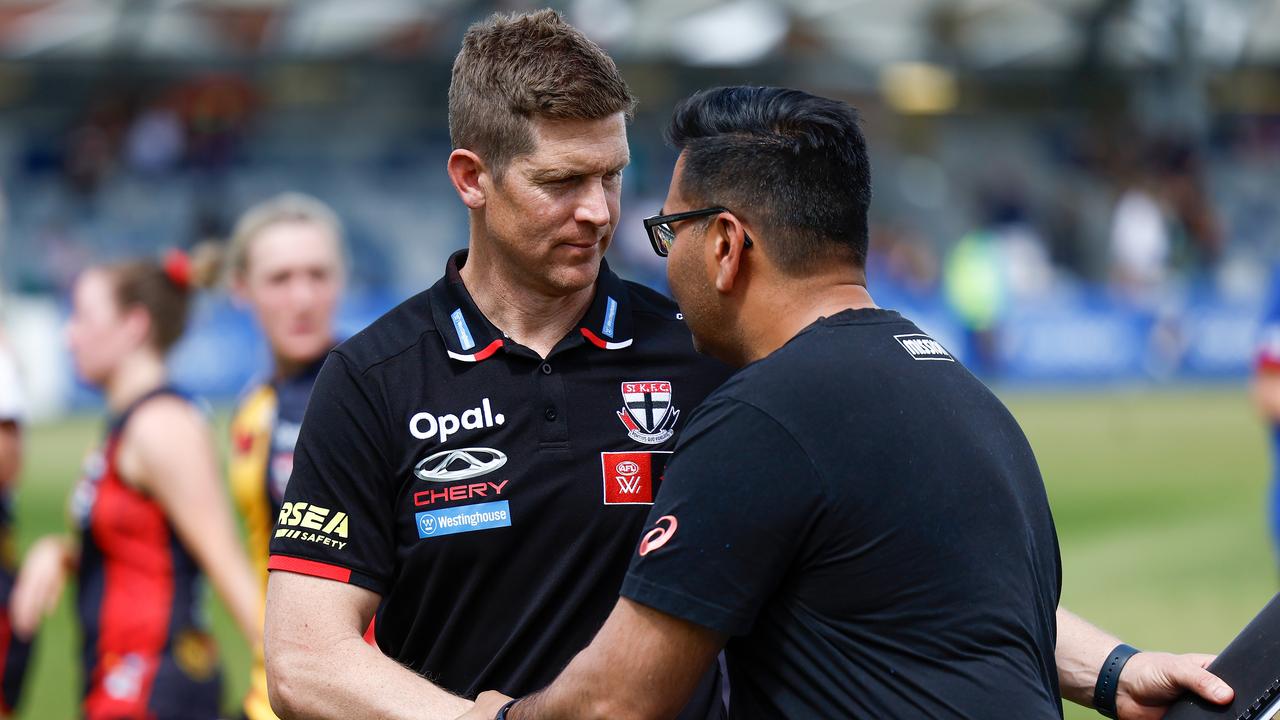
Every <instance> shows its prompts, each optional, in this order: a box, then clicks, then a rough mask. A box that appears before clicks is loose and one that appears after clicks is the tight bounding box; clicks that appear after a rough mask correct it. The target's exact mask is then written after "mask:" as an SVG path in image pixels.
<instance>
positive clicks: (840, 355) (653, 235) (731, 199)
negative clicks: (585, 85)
mask: <svg viewBox="0 0 1280 720" xmlns="http://www.w3.org/2000/svg"><path fill="white" fill-rule="evenodd" d="M668 135H669V137H670V139H671V140H672V142H673V144H674V145H675V147H676V148H677V149H679V150H680V156H679V159H678V161H677V164H676V168H675V173H674V175H673V177H672V180H671V187H670V191H669V193H668V195H667V199H666V205H665V211H666V212H667V213H668V214H664V215H659V216H656V217H653V218H649V219H648V220H646V221H645V226H646V228H647V229H648V231H649V237H650V240H651V241H652V243H653V246H654V250H655V251H656V252H657V253H658V254H659V255H662V256H669V262H668V269H667V274H668V278H669V280H670V282H671V288H672V291H673V293H674V294H675V297H676V300H677V301H678V303H679V305H680V308H681V310H682V311H683V312H684V314H685V318H686V321H687V322H688V324H689V327H690V329H691V330H692V331H693V334H694V338H695V344H696V345H697V347H698V348H699V349H700V350H702V351H704V352H706V353H709V354H711V355H712V356H714V357H717V358H720V359H722V360H724V361H726V362H728V363H729V364H730V365H733V366H735V367H739V368H741V370H740V371H739V372H738V373H737V374H736V375H734V376H733V377H732V378H731V379H730V380H729V381H728V382H726V383H725V385H723V386H722V387H721V388H720V389H719V390H717V391H716V392H715V393H713V394H712V395H711V397H709V398H708V399H707V400H706V401H705V402H704V403H703V404H702V405H701V406H700V407H699V408H698V410H697V411H696V412H695V413H694V415H693V417H692V418H690V420H689V424H688V425H687V426H686V427H685V431H684V435H683V436H682V438H681V440H680V444H679V446H678V448H677V450H676V453H675V455H674V456H673V457H672V458H671V460H670V462H669V463H668V465H667V472H666V479H665V481H664V484H663V487H662V489H661V492H660V493H659V495H658V498H657V501H656V502H655V504H654V507H653V509H652V511H651V513H650V529H649V530H648V532H647V533H645V534H644V535H643V536H642V537H641V538H640V541H639V545H638V548H637V550H636V552H635V554H634V556H633V557H632V560H631V567H630V570H629V571H628V574H627V577H626V580H625V581H624V583H623V586H622V593H621V595H622V597H621V599H620V600H619V602H618V604H617V605H616V607H615V608H614V611H613V614H612V615H611V616H610V618H609V620H608V621H607V622H606V623H605V625H604V627H603V628H602V629H601V631H600V632H599V634H598V635H597V636H596V638H595V640H594V641H593V642H592V643H591V645H590V646H588V647H587V649H585V650H584V651H583V652H581V653H580V654H579V655H578V656H577V657H576V658H575V659H574V660H573V662H572V663H570V664H569V666H568V667H567V668H566V669H565V670H564V672H563V673H562V674H561V675H560V677H559V678H558V679H557V680H556V681H555V682H554V683H553V684H552V685H551V686H550V687H549V688H547V689H546V690H544V691H542V692H539V693H537V694H535V695H532V696H530V697H527V698H524V699H519V700H507V699H506V698H503V697H500V696H497V695H496V694H485V695H482V696H481V697H480V700H479V701H478V702H477V706H476V709H475V711H474V712H473V714H472V716H473V717H476V718H480V717H483V718H489V717H495V711H496V717H499V718H514V719H516V720H531V719H534V718H537V719H543V718H581V719H591V718H669V717H671V716H672V715H673V714H674V713H675V711H676V710H677V709H678V708H679V707H680V705H681V703H682V702H683V701H684V699H685V698H686V697H687V696H688V694H689V693H690V692H691V691H692V689H693V687H694V683H695V682H696V680H697V678H698V676H699V674H700V673H701V672H702V671H703V670H704V669H705V668H706V667H707V666H708V665H709V664H711V663H712V662H713V661H714V658H715V657H716V654H717V653H718V652H719V651H720V650H721V649H722V648H724V650H725V653H726V657H727V661H728V668H729V684H730V688H731V693H732V696H731V701H730V705H729V712H730V716H731V717H733V718H797V719H800V718H806V719H807V718H836V717H841V718H846V717H847V718H974V719H975V720H987V719H990V718H1019V720H1027V719H1042V718H1044V719H1047V718H1060V717H1061V716H1062V707H1061V703H1060V700H1059V697H1060V695H1062V696H1065V697H1067V698H1068V699H1072V700H1075V701H1078V702H1082V703H1084V704H1089V705H1092V706H1094V707H1097V708H1098V709H1099V710H1100V711H1102V712H1103V713H1104V714H1108V715H1110V716H1112V717H1114V716H1115V715H1116V713H1118V714H1119V716H1120V717H1122V718H1126V719H1130V720H1146V719H1148V718H1157V717H1159V716H1160V715H1162V714H1163V710H1162V709H1161V707H1160V706H1162V705H1165V704H1168V703H1169V702H1171V701H1172V700H1173V699H1174V698H1175V697H1176V696H1177V695H1178V694H1179V693H1180V692H1181V691H1182V689H1183V688H1191V689H1194V690H1196V691H1197V692H1200V693H1202V694H1204V695H1205V696H1206V697H1207V698H1211V699H1216V700H1218V701H1223V700H1226V699H1229V698H1230V690H1229V689H1228V688H1226V686H1225V685H1224V684H1223V683H1222V682H1221V681H1220V680H1217V679H1216V678H1214V677H1213V676H1212V675H1211V674H1209V673H1208V672H1206V671H1205V670H1204V669H1203V665H1204V664H1205V663H1206V662H1207V658H1206V657H1205V656H1172V655H1165V654H1160V653H1142V654H1138V655H1136V656H1135V654H1134V653H1135V652H1136V651H1133V650H1132V649H1131V648H1129V647H1128V646H1125V645H1122V644H1120V643H1119V642H1118V641H1117V640H1116V639H1115V638H1112V637H1110V636H1109V635H1107V634H1105V633H1103V632H1101V631H1100V630H1097V629H1096V628H1093V627H1092V626H1090V625H1088V624H1087V623H1085V622H1083V621H1082V620H1080V619H1079V618H1076V617H1075V616H1073V615H1071V614H1070V613H1067V612H1066V611H1060V610H1059V608H1058V600H1059V590H1060V585H1061V567H1060V562H1059V556H1058V546H1057V538H1056V534H1055V530H1054V525H1053V519H1052V517H1051V515H1050V511H1049V505H1048V500H1047V497H1046V494H1045V490H1044V486H1043V483H1042V481H1041V478H1040V473H1039V470H1038V468H1037V465H1036V461H1035V458H1034V456H1033V455H1032V451H1031V448H1030V446H1029V445H1028V443H1027V441H1026V438H1025V437H1024V436H1023V434H1022V431H1021V429H1020V428H1019V427H1018V425H1017V423H1016V421H1015V420H1014V419H1013V417H1012V416H1011V415H1010V414H1009V412H1008V411H1007V410H1006V409H1005V408H1004V406H1003V405H1002V404H1001V403H1000V401H999V400H997V399H996V398H995V396H994V395H992V394H991V393H990V391H988V390H987V388H986V387H984V386H983V385H982V383H980V382H979V381H978V380H977V379H975V378H974V377H973V376H972V375H971V374H970V373H969V372H968V371H967V370H965V368H964V367H963V366H961V365H960V364H959V363H958V362H956V360H955V358H954V357H952V356H951V354H950V353H949V352H948V351H947V350H946V348H944V347H943V346H942V345H940V344H939V343H937V342H936V341H934V340H933V339H932V338H931V337H929V336H928V335H927V334H926V333H924V332H923V331H921V330H920V328H918V327H916V326H915V325H914V324H912V323H911V322H910V321H908V320H906V319H905V318H903V317H902V316H900V315H899V314H898V313H896V312H893V311H889V310H883V309H880V308H878V307H876V306H875V304H874V302H873V301H872V299H871V296H870V294H869V293H868V291H867V288H866V277H865V273H864V268H865V261H866V252H867V209H868V206H869V203H870V198H871V187H870V168H869V164H868V161H867V155H866V148H865V143H864V140H863V138H862V135H861V132H860V131H859V130H858V122H857V116H856V114H855V112H854V111H853V109H852V108H850V107H849V106H848V105H846V104H844V103H841V102H837V101H832V100H828V99H825V98H820V97H816V96H813V95H809V94H806V93H803V92H800V91H796V90H786V89H780V88H748V87H737V88H719V89H716V90H710V91H706V92H702V93H698V94H696V95H694V96H693V97H691V98H689V99H688V100H686V101H685V102H683V103H682V104H681V105H680V106H679V107H678V108H677V109H676V111H675V116H674V118H673V119H672V121H671V125H670V128H669V131H668ZM1055 651H1056V658H1055ZM1126 664H1127V667H1128V670H1127V671H1125V672H1123V673H1122V671H1124V670H1125V668H1126ZM1219 692H1221V693H1224V694H1221V695H1220V694H1218V693H1219ZM499 703H502V704H501V707H499Z"/></svg>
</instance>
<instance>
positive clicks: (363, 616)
mask: <svg viewBox="0 0 1280 720" xmlns="http://www.w3.org/2000/svg"><path fill="white" fill-rule="evenodd" d="M632 104H633V100H632V98H631V95H630V94H629V92H628V91H627V88H626V86H625V84H624V83H623V81H622V79H621V78H620V77H619V75H618V73H617V70H616V68H615V67H614V65H613V62H612V61H611V60H609V58H608V57H607V56H606V55H605V54H604V53H603V52H602V51H601V50H600V49H599V48H598V47H596V46H595V45H593V44H592V43H590V42H589V41H588V40H586V39H585V38H584V37H583V36H582V35H581V34H579V33H578V32H577V31H576V30H574V29H573V28H571V27H569V26H568V25H567V24H565V23H564V22H563V20H562V19H561V18H560V17H559V16H558V15H557V14H555V13H552V12H550V11H544V12H539V13H534V14H531V15H525V16H514V17H495V18H492V19H490V20H489V21H487V22H485V23H482V24H479V25H477V26H474V27H473V28H472V29H471V30H470V31H469V32H468V34H467V37H466V40H465V41H464V45H463V49H462V51H461V53H460V54H459V56H458V59H457V61H456V63H455V66H454V76H453V83H452V85H451V87H450V130H451V133H452V136H453V140H454V145H455V147H456V148H457V149H456V150H454V152H453V153H452V155H451V156H450V159H449V174H450V178H451V179H452V181H453V183H454V185H455V187H456V189H457V191H458V194H459V196H460V197H461V198H462V200H463V202H464V203H465V204H466V205H467V206H468V208H469V209H470V211H471V235H470V243H469V252H460V253H458V254H456V255H454V256H453V257H452V258H451V259H450V260H449V264H448V267H447V269H446V272H445V276H444V278H443V279H441V280H440V281H439V282H437V283H436V284H435V285H434V286H433V287H431V288H430V289H429V290H427V291H426V292H424V293H422V294H420V295H418V296H416V297H414V298H412V299H410V300H408V301H407V302H405V303H404V304H402V305H401V306H399V307H398V308H396V309H394V310H392V311H391V312H390V313H388V314H387V315H385V316H384V317H382V318H381V319H379V320H378V321H377V322H375V323H374V324H373V325H371V326H370V327H368V328H367V329H365V330H364V331H362V332H361V333H359V334H357V335H356V336H355V337H353V338H351V339H350V340H349V341H347V342H345V343H343V344H342V345H341V346H339V347H338V348H337V349H336V350H334V352H333V353H332V354H331V355H330V356H329V358H328V360H327V361H326V363H325V365H324V368H323V370H322V371H321V372H320V375H319V378H318V379H317V381H316V384H315V388H314V390H313V391H312V395H311V401H310V405H309V407H308V409H307V413H306V417H305V420H304V422H303V426H302V431H301V435H300V437H299V440H298V445H297V450H296V454H295V464H294V469H293V475H292V477H291V480H290V482H289V487H288V490H287V493H286V497H285V503H284V509H283V511H282V512H281V514H280V517H279V520H278V523H277V525H276V529H275V532H274V538H273V541H272V544H271V559H270V568H271V569H272V570H273V572H272V573H271V579H270V584H269V589H268V606H267V629H266V659H267V670H268V676H269V686H270V691H271V693H270V694H271V701H272V706H273V707H274V708H275V709H276V710H277V712H279V713H280V715H281V716H283V717H295V716H300V717H308V718H312V717H333V718H349V717H380V718H384V717H385V718H411V717H412V718H432V717H442V718H453V717H456V716H457V715H459V714H461V713H462V712H464V711H466V710H467V709H468V708H470V707H471V702H470V701H469V700H467V699H466V698H468V697H473V696H474V695H475V694H476V693H477V692H478V691H480V690H482V689H484V688H489V687H498V688H500V689H504V690H506V691H507V692H510V693H516V694H518V693H524V692H530V691H532V690H534V689H536V688H538V687H541V686H543V685H545V684H546V683H547V682H549V681H550V680H551V679H552V678H553V677H554V675H555V673H556V672H557V671H558V670H559V669H560V668H562V667H564V665H565V664H566V663H567V662H568V661H569V659H570V658H572V657H573V655H574V654H575V653H576V652H577V651H578V650H580V649H581V648H582V647H584V646H585V645H586V644H587V642H588V641H589V640H590V638H591V635H592V634H593V632H594V630H595V628H597V627H598V626H599V625H600V624H601V623H602V622H603V621H604V619H605V618H606V616H607V615H608V613H609V610H610V609H611V608H612V606H613V604H614V601H615V600H616V597H617V591H618V588H619V587H620V586H621V584H622V578H623V575H624V574H625V572H626V561H627V558H629V557H630V554H631V552H632V549H633V547H634V543H635V538H636V537H637V536H638V535H639V533H640V532H641V530H642V529H643V525H644V522H645V517H646V515H647V512H648V508H649V506H650V505H652V502H653V497H654V495H655V493H656V492H657V490H658V486H659V482H660V480H661V478H662V476H663V469H664V466H665V462H666V458H667V456H668V455H669V454H670V452H671V450H672V449H673V447H674V438H675V433H676V432H677V431H679V430H681V429H682V428H683V425H684V422H685V420H686V418H687V413H688V412H690V411H691V410H692V409H693V407H694V406H695V405H697V404H698V403H699V402H700V401H701V400H702V399H703V398H704V397H705V396H706V395H707V394H708V393H710V392H711V391H712V390H713V389H714V388H715V387H716V386H717V385H718V384H719V383H720V382H722V381H723V380H724V378H725V377H726V376H727V374H728V372H727V369H726V368H725V367H724V366H723V365H720V364H719V363H716V362H715V361H711V360H708V359H704V358H701V357H700V356H698V355H697V354H696V353H694V351H693V346H692V342H691V340H690V336H689V332H688V329H687V328H686V326H685V325H684V323H683V322H682V321H681V320H680V316H679V314H678V313H677V311H676V307H675V305H674V303H672V302H671V301H670V300H667V299H666V298H664V297H662V296H660V295H658V294H657V293H654V292H652V291H649V290H647V289H645V288H643V287H640V286H638V285H635V284H632V283H627V282H623V281H621V280H619V279H618V277H617V276H615V275H614V274H613V273H612V272H610V270H609V268H608V266H607V265H606V264H605V263H604V261H603V255H604V251H605V249H606V248H607V246H608V245H609V242H610V240H611V238H612V235H613V230H614V227H615V224H616V221H617V217H618V200H619V193H620V183H621V173H622V169H623V167H625V166H626V164H627V161H628V150H627V142H626V130H625V120H626V116H627V114H628V113H629V112H630V109H631V106H632ZM424 240H427V241H433V240H435V241H438V239H433V238H424ZM375 610H376V618H375V622H374V631H373V633H374V636H375V637H376V640H377V645H378V648H379V649H380V650H381V652H378V651H377V650H375V649H374V648H371V647H369V646H367V645H366V644H364V643H363V642H362V641H361V633H362V632H363V631H364V630H365V628H366V627H367V626H368V625H369V622H370V618H372V617H374V615H375ZM706 677H708V678H714V677H715V675H714V673H708V674H707V675H706ZM713 682H714V681H713V680H712V681H711V682H710V683H709V684H708V686H707V690H706V692H705V693H704V694H703V695H701V696H700V697H698V698H697V701H696V702H694V703H693V704H691V705H690V706H689V707H688V715H687V717H690V718H693V717H698V718H706V717H714V716H717V715H718V714H719V697H718V695H717V692H716V690H715V688H714V687H713V686H712V685H713Z"/></svg>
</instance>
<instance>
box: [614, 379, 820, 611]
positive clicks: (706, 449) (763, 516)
mask: <svg viewBox="0 0 1280 720" xmlns="http://www.w3.org/2000/svg"><path fill="white" fill-rule="evenodd" d="M823 496H824V493H823V490H822V488H821V486H820V483H819V478H818V477H817V475H816V473H815V472H814V470H813V465H812V463H811V462H810V461H809V459H808V457H807V456H806V455H805V453H804V452H803V451H802V450H801V448H800V446H799V445H798V444H797V442H796V441H795V439H794V438H792V437H791V435H789V434H788V433H787V431H786V430H785V429H784V428H783V427H782V426H781V425H780V424H779V423H778V422H777V421H775V420H774V419H773V418H771V417H769V416H768V415H766V414H765V413H764V412H762V411H761V410H759V409H757V408H755V407H753V406H751V405H748V404H745V403H743V402H740V401H736V400H732V399H713V400H710V401H708V402H707V403H706V404H704V405H703V407H701V408H699V409H698V411H697V414H696V415H695V417H694V418H693V419H692V420H691V421H690V423H689V425H688V427H686V428H685V431H684V435H683V436H682V438H681V441H680V444H679V446H678V447H677V448H676V452H675V454H674V455H673V456H672V458H671V462H670V464H669V465H668V466H667V471H666V475H665V477H664V479H663V483H662V487H661V488H660V489H659V491H658V497H657V499H656V500H655V502H654V506H653V510H652V512H651V513H650V515H649V521H648V524H647V526H646V531H645V534H644V535H643V536H642V538H641V540H640V544H639V547H638V548H637V551H636V555H635V556H633V558H632V561H631V567H630V569H629V570H628V572H627V577H626V580H625V581H624V582H623V585H622V595H623V596H624V597H626V598H629V599H631V600H633V601H635V602H638V603H641V604H643V605H647V606H649V607H652V608H654V609H656V610H659V611H661V612H664V613H666V614H668V615H673V616H675V617H679V618H682V619H684V620H688V621H690V622H693V623H696V624H698V625H702V626H704V627H708V628H711V629H713V630H716V631H719V632H721V633H724V634H726V635H742V634H745V633H747V632H748V631H749V630H750V629H751V628H752V626H753V625H754V624H755V619H756V616H757V615H758V614H759V613H760V610H761V608H763V607H764V605H765V604H766V603H767V602H768V600H769V598H770V597H771V596H772V595H773V594H774V592H775V591H776V590H777V588H778V586H779V585H780V584H781V583H782V580H783V578H784V577H785V576H786V574H787V573H788V572H789V570H790V569H791V568H792V566H793V565H794V564H795V563H796V562H797V559H798V558H801V557H803V556H804V548H805V545H806V543H807V542H808V539H809V538H810V537H811V535H812V534H813V533H812V528H813V526H814V525H815V523H816V522H817V518H818V515H819V513H820V512H821V509H822V500H823Z"/></svg>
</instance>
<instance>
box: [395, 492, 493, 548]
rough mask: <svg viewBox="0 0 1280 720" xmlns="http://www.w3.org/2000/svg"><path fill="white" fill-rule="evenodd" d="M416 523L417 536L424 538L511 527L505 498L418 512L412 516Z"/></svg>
mask: <svg viewBox="0 0 1280 720" xmlns="http://www.w3.org/2000/svg"><path fill="white" fill-rule="evenodd" d="M413 519H414V521H415V522H416V523H417V525H418V537H419V538H422V539H425V538H431V537H440V536H441V535H454V534H456V533H465V532H475V531H476V530H491V529H493V528H500V527H511V507H510V506H509V505H508V504H507V501H506V500H499V501H497V502H487V503H477V504H475V505H463V506H462V507H454V508H447V509H444V510H431V511H428V512H420V513H418V514H417V515H414V516H413Z"/></svg>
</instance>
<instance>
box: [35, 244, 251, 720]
mask: <svg viewBox="0 0 1280 720" xmlns="http://www.w3.org/2000/svg"><path fill="white" fill-rule="evenodd" d="M198 274H199V275H200V276H201V277H204V278H207V277H209V276H210V275H211V273H210V272H208V271H207V269H206V270H205V271H202V272H200V273H198ZM192 276H193V272H192V267H191V263H190V261H189V260H188V258H187V257H186V256H185V255H182V254H179V253H174V254H171V255H170V256H169V258H168V259H167V260H166V262H165V263H164V264H163V265H162V264H160V263H156V262H151V261H133V262H124V263H118V264H112V265H105V266H98V267H93V268H90V269H89V270H87V271H85V272H84V273H83V274H82V275H81V276H80V277H79V279H78V280H77V281H76V284H75V287H74V290H73V297H72V311H71V318H70V321H69V323H68V327H67V335H68V340H69V344H70V347H71V353H72V356H73V359H74V361H75V365H76V370H77V372H78V374H79V375H80V377H81V378H82V379H83V380H84V381H86V382H88V383H89V384H90V385H93V386H95V387H97V388H100V389H101V390H102V391H103V394H104V395H105V397H106V404H107V410H108V412H109V416H108V422H107V434H106V439H105V442H104V444H103V446H102V447H101V449H100V450H99V451H98V452H96V453H94V454H92V455H91V456H90V457H89V459H88V461H87V463H86V467H85V470H86V472H85V475H84V477H83V478H82V479H81V482H80V484H79V485H78V486H77V487H76V489H75V491H74V492H73V494H72V497H71V503H70V505H71V507H70V510H71V516H72V520H73V522H74V523H75V526H76V529H77V531H78V532H77V536H76V537H75V538H67V537H60V536H48V537H45V538H42V539H40V540H39V541H37V542H36V543H35V544H34V545H33V546H32V547H31V549H30V551H29V552H28V553H27V557H26V561H25V563H24V564H23V567H22V571H21V573H20V574H19V577H18V582H17V585H16V587H15V588H14V598H13V602H12V610H13V623H14V628H15V629H16V630H17V632H19V633H20V634H22V635H23V636H24V637H29V636H31V635H32V634H33V633H34V632H35V630H36V629H37V627H38V626H39V624H40V621H41V620H42V618H44V617H45V616H47V615H48V614H49V613H50V612H52V611H53V609H54V608H55V607H56V606H57V604H58V599H59V596H60V595H61V591H62V586H63V583H64V580H65V578H66V576H67V575H69V574H71V573H73V572H75V573H77V575H78V593H77V603H76V604H77V610H78V616H79V620H80V623H81V629H82V633H83V642H84V647H83V653H82V657H83V668H82V669H83V672H84V676H83V678H84V700H83V707H82V711H83V713H84V716H85V717H87V718H89V719H90V720H98V719H102V718H156V719H158V720H160V719H166V718H173V719H175V720H176V719H178V718H183V719H186V720H203V719H205V718H209V719H212V718H216V717H218V709H219V705H220V701H221V686H222V683H221V672H220V669H219V661H218V653H217V648H216V646H215V645H214V642H213V639H212V636H211V635H210V634H209V631H208V628H207V627H206V626H205V620H204V618H205V617H206V616H207V615H206V613H205V611H204V608H203V593H202V591H201V590H202V582H201V575H202V574H207V575H208V576H209V578H210V579H211V580H212V582H213V585H214V587H215V588H216V589H217V591H218V594H219V595H220V596H221V597H222V599H223V601H224V602H225V603H226V605H227V607H228V608H229V609H230V611H231V614H232V616H233V617H234V618H235V620H236V622H237V623H238V625H239V627H240V629H241V631H242V632H243V633H244V635H245V637H246V638H247V639H248V642H249V645H250V647H256V646H258V645H259V644H260V643H261V629H260V628H261V624H260V622H261V621H260V617H259V609H260V602H261V600H260V596H259V591H258V584H257V583H256V582H255V580H254V577H253V573H252V571H251V569H250V568H249V564H248V562H247V561H246V559H245V556H244V553H243V552H242V549H241V546H240V542H239V539H238V538H237V537H236V533H235V525H234V522H233V519H232V514H231V510H230V507H229V504H228V503H227V501H226V499H225V498H224V496H223V494H222V483H221V481H220V479H219V473H218V463H217V458H216V455H215V451H214V446H213V443H212V440H211V438H210V434H209V427H208V420H207V419H206V417H205V415H204V414H203V413H202V412H201V411H200V410H199V409H198V408H197V407H196V405H195V403H194V402H193V401H192V400H191V398H189V397H188V396H186V395H184V394H183V393H182V392H181V391H179V390H177V389H176V388H174V387H173V386H172V385H170V383H169V377H168V370H167V369H166V367H165V356H166V355H167V354H168V351H169V349H170V348H172V347H173V345H174V344H175V343H176V342H177V341H178V339H179V338H180V337H181V336H182V333H183V330H184V329H185V326H186V322H187V310H188V306H189V305H190V303H191V295H192V285H193V282H192V280H193V277H192Z"/></svg>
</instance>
